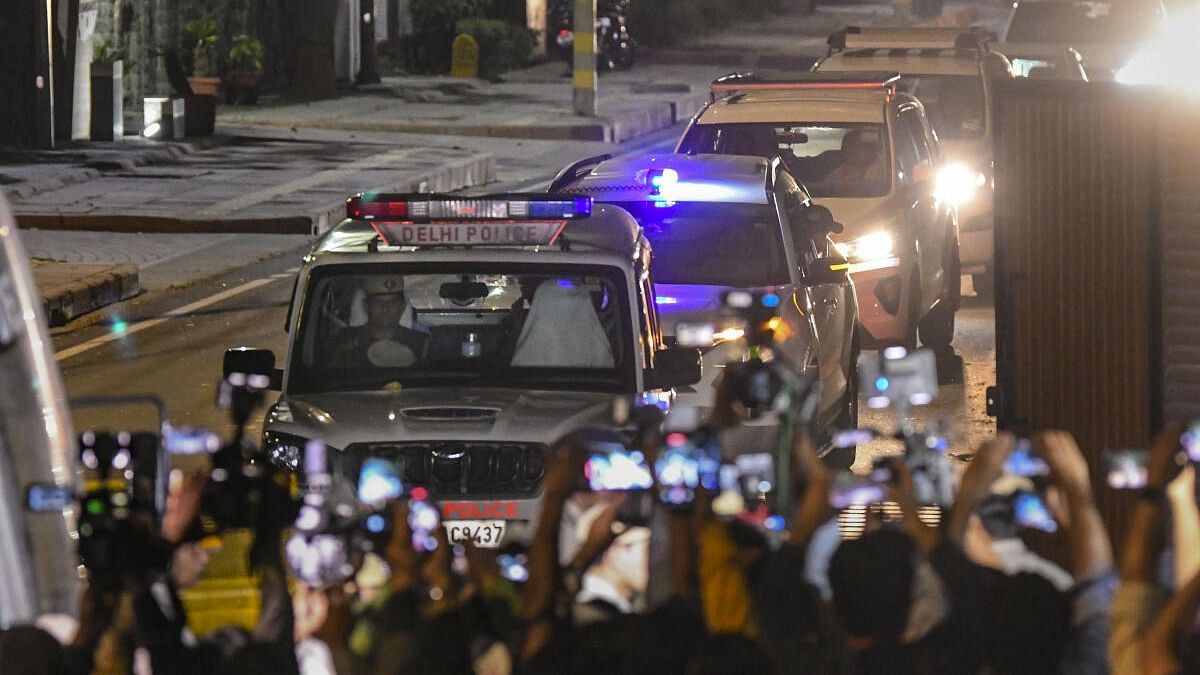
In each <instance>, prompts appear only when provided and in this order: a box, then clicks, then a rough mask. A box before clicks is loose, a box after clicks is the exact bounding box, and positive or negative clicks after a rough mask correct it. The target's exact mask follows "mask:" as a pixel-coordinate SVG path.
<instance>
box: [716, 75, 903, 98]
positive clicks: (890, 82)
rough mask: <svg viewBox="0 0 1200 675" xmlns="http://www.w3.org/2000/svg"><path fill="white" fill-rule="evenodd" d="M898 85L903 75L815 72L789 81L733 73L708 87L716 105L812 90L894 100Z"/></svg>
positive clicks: (718, 79) (719, 78)
mask: <svg viewBox="0 0 1200 675" xmlns="http://www.w3.org/2000/svg"><path fill="white" fill-rule="evenodd" d="M899 81H900V73H897V72H894V71H891V72H889V71H879V72H871V71H867V72H835V71H816V72H809V73H801V74H798V75H797V76H796V77H794V78H790V79H786V80H772V79H767V78H762V77H759V76H757V75H755V74H754V73H730V74H728V75H725V76H723V77H718V78H717V79H715V80H713V81H712V82H711V83H709V85H708V97H709V100H710V101H716V100H717V99H718V98H720V97H721V96H731V95H734V94H743V93H746V92H748V91H764V90H767V91H787V90H792V91H795V90H812V89H877V90H880V91H882V92H884V93H886V94H887V95H888V96H893V95H895V93H896V84H897V83H898V82H899Z"/></svg>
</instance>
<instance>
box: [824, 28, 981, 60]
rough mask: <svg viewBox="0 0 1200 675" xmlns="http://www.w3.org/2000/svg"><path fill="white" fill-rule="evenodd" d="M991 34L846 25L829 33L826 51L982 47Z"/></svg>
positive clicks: (938, 29) (963, 30)
mask: <svg viewBox="0 0 1200 675" xmlns="http://www.w3.org/2000/svg"><path fill="white" fill-rule="evenodd" d="M989 41H995V35H994V34H992V33H991V32H990V31H987V30H985V29H983V28H981V27H978V26H973V27H971V28H953V27H951V28H934V27H926V28H863V27H860V26H848V27H846V28H843V29H842V30H839V31H838V32H836V33H834V34H832V35H830V36H829V39H828V40H826V44H828V45H829V53H830V54H833V53H836V52H838V51H841V50H843V49H980V50H982V49H985V48H986V45H987V43H988V42H989Z"/></svg>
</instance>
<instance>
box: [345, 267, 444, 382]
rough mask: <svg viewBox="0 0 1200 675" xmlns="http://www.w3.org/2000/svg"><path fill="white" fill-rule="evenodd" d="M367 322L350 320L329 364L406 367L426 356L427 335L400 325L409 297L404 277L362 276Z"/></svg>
mask: <svg viewBox="0 0 1200 675" xmlns="http://www.w3.org/2000/svg"><path fill="white" fill-rule="evenodd" d="M361 290H362V291H363V293H362V294H356V300H357V298H358V297H362V302H363V303H364V304H365V310H366V321H365V322H364V323H362V324H361V325H356V322H355V321H353V320H351V325H350V326H348V327H346V328H343V329H342V330H341V331H340V332H339V333H338V336H337V340H336V342H335V344H334V348H333V357H332V359H331V361H330V365H332V366H333V367H335V368H358V369H362V368H408V367H411V366H412V365H413V364H415V363H417V362H419V361H422V360H424V359H425V357H426V355H427V353H428V350H429V336H428V335H426V334H425V333H422V332H419V331H415V330H412V329H410V328H406V327H404V326H402V325H400V319H401V317H403V316H404V310H405V309H406V308H407V307H408V300H407V298H406V297H405V295H404V277H401V276H391V275H375V276H368V277H363V283H362V288H361Z"/></svg>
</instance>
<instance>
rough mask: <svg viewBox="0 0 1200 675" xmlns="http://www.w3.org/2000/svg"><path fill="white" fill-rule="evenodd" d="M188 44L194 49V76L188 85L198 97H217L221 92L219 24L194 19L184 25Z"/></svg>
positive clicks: (208, 20)
mask: <svg viewBox="0 0 1200 675" xmlns="http://www.w3.org/2000/svg"><path fill="white" fill-rule="evenodd" d="M183 32H184V35H185V36H186V43H187V44H190V45H191V48H192V76H191V77H189V78H188V84H190V85H191V87H192V93H193V94H196V95H197V96H216V95H217V94H218V93H219V92H220V90H221V78H219V77H217V63H216V59H215V58H214V56H215V52H216V50H217V22H216V21H214V20H212V19H192V20H191V21H188V22H187V23H186V24H184V27H183Z"/></svg>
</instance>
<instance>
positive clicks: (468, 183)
mask: <svg viewBox="0 0 1200 675" xmlns="http://www.w3.org/2000/svg"><path fill="white" fill-rule="evenodd" d="M495 180H496V159H495V157H493V156H492V155H489V154H482V153H481V154H475V155H471V156H469V157H466V158H464V159H461V160H457V161H453V162H448V163H446V164H443V165H441V166H439V167H437V168H435V169H433V170H432V171H429V172H426V173H418V174H416V175H413V176H411V177H406V178H404V179H402V182H399V183H396V184H392V185H380V186H373V187H372V188H370V189H368V190H365V191H368V192H370V191H376V192H452V191H455V190H461V189H463V188H468V187H474V186H477V185H484V184H486V183H489V182H492V181H495ZM347 196H349V195H347ZM345 211H346V204H345V198H344V197H342V198H339V199H338V200H337V202H331V203H329V204H327V205H325V206H321V207H317V208H315V209H311V210H308V211H305V212H302V213H291V214H288V215H280V216H275V217H271V218H218V219H209V220H201V219H194V218H185V217H179V216H143V215H121V214H70V213H47V214H42V213H33V214H17V215H16V216H15V217H16V219H17V226H18V227H20V228H23V229H39V230H82V231H91V232H126V233H136V232H153V233H175V234H182V233H214V234H307V235H311V236H315V235H319V234H321V233H323V232H325V231H326V230H328V229H329V228H331V227H332V226H333V225H335V224H337V223H339V222H341V220H342V217H343V214H344V213H345Z"/></svg>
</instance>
